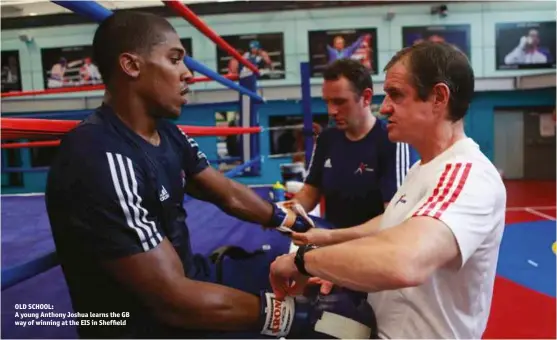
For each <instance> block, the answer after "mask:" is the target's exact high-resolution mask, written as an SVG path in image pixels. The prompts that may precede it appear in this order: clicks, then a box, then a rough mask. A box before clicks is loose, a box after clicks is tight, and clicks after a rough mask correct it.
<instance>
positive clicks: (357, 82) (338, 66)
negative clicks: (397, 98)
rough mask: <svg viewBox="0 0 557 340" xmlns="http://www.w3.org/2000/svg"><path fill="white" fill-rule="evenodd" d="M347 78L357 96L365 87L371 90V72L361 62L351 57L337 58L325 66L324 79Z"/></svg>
mask: <svg viewBox="0 0 557 340" xmlns="http://www.w3.org/2000/svg"><path fill="white" fill-rule="evenodd" d="M341 77H344V78H346V79H348V81H349V82H350V84H351V85H352V88H353V90H354V92H356V94H357V96H358V97H359V96H361V95H362V92H364V90H365V89H372V90H373V81H372V79H371V72H370V70H368V69H367V68H366V67H365V66H364V65H362V63H360V62H359V61H356V60H352V59H346V58H344V59H337V60H335V61H333V62H332V63H331V64H329V65H328V66H327V68H326V69H325V72H324V73H323V79H325V80H339V79H340V78H341Z"/></svg>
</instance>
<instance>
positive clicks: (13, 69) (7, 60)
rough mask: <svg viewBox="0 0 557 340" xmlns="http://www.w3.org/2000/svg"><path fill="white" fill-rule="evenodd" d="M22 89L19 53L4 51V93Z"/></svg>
mask: <svg viewBox="0 0 557 340" xmlns="http://www.w3.org/2000/svg"><path fill="white" fill-rule="evenodd" d="M21 89H22V88H21V68H20V63H19V51H2V93H4V92H13V91H21Z"/></svg>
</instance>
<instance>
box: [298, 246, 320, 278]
mask: <svg viewBox="0 0 557 340" xmlns="http://www.w3.org/2000/svg"><path fill="white" fill-rule="evenodd" d="M316 248H317V246H316V245H315V244H305V245H303V246H300V247H299V248H298V251H297V252H296V256H295V257H294V264H295V265H296V268H298V271H299V272H300V273H302V274H304V275H306V276H311V274H310V273H308V272H307V270H306V266H305V262H304V255H305V254H306V253H307V252H308V251H311V250H313V249H316Z"/></svg>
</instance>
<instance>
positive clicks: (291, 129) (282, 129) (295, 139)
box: [269, 114, 329, 157]
mask: <svg viewBox="0 0 557 340" xmlns="http://www.w3.org/2000/svg"><path fill="white" fill-rule="evenodd" d="M312 118H313V123H314V124H318V125H319V129H320V130H323V129H325V128H326V127H327V126H328V125H329V116H328V115H327V114H314V115H313V117H312ZM303 125H304V118H303V117H302V115H289V116H270V117H269V128H270V131H269V143H270V148H269V150H270V156H271V157H289V156H295V155H303V154H304V134H303V131H302V128H303ZM316 128H317V127H316ZM316 128H314V131H315V130H316ZM318 132H320V131H318Z"/></svg>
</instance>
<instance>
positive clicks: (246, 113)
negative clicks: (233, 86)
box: [240, 70, 261, 176]
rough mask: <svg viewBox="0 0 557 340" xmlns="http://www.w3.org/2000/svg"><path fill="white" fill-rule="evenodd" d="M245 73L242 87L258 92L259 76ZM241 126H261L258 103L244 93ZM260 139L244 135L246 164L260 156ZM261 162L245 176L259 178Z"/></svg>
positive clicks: (241, 105) (243, 153)
mask: <svg viewBox="0 0 557 340" xmlns="http://www.w3.org/2000/svg"><path fill="white" fill-rule="evenodd" d="M244 72H246V74H245V75H242V76H240V85H241V86H242V87H244V88H246V89H248V90H250V91H252V92H257V76H256V75H255V74H253V73H252V72H250V71H249V70H244ZM242 73H243V72H242ZM240 126H242V127H250V126H251V127H253V126H259V115H258V114H257V102H255V101H254V100H252V98H250V97H248V96H246V95H244V94H242V93H240ZM259 139H260V134H259V133H253V134H250V135H246V134H243V135H242V146H243V147H242V161H243V162H244V163H245V162H248V161H249V160H251V159H253V158H255V157H258V156H259ZM260 161H261V158H259V162H257V163H254V165H253V166H251V167H249V168H247V169H246V171H244V174H246V175H250V176H259V175H260V173H261V162H260Z"/></svg>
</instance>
